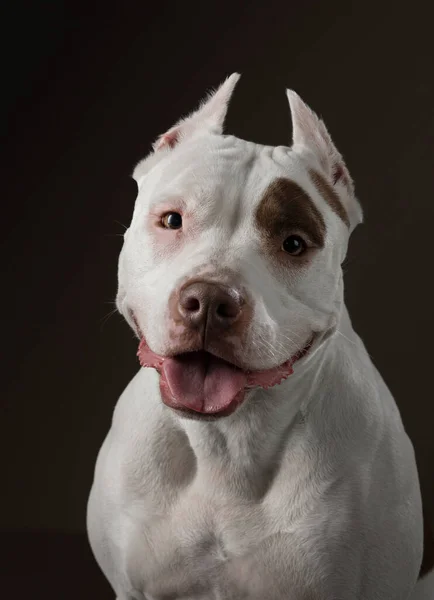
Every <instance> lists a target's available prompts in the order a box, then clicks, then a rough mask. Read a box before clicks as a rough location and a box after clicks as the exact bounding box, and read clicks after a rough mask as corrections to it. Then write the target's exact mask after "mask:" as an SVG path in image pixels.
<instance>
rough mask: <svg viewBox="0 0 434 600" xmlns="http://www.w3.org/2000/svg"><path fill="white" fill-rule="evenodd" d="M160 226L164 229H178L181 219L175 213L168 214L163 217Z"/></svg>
mask: <svg viewBox="0 0 434 600" xmlns="http://www.w3.org/2000/svg"><path fill="white" fill-rule="evenodd" d="M161 224H162V226H163V227H165V228H166V229H180V228H181V227H182V217H181V215H180V214H179V213H177V212H169V213H166V214H165V215H163V217H162V218H161Z"/></svg>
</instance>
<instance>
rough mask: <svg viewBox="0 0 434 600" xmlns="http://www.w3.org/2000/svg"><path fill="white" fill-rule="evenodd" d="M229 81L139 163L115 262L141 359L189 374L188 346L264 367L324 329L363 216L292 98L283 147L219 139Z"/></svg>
mask: <svg viewBox="0 0 434 600" xmlns="http://www.w3.org/2000/svg"><path fill="white" fill-rule="evenodd" d="M237 79H238V76H237V75H233V76H232V77H230V78H229V79H228V80H227V81H226V82H225V83H224V84H223V85H222V86H221V87H220V89H219V90H218V91H217V92H216V93H215V94H214V95H213V96H212V97H211V98H210V99H209V100H208V101H207V103H205V104H204V105H203V106H202V107H201V108H200V109H199V110H198V111H197V112H196V113H194V114H193V115H192V116H190V117H189V118H187V119H185V120H183V121H181V122H180V123H178V124H177V125H176V126H175V127H173V128H172V129H171V130H169V131H168V133H167V134H165V135H163V136H162V137H161V138H160V139H159V140H158V141H157V143H156V145H155V149H154V152H153V153H152V154H151V155H150V156H149V157H148V158H147V159H145V160H144V161H143V162H142V163H140V164H139V165H138V166H137V167H136V170H135V173H134V177H135V179H136V181H137V183H138V188H139V191H138V197H137V200H136V205H135V209H134V214H133V218H132V222H131V225H130V227H129V229H128V230H127V231H126V233H125V241H124V246H123V249H122V252H121V256H120V261H119V289H118V297H117V305H118V308H119V310H120V312H121V313H122V314H123V315H124V317H125V318H126V319H127V321H128V322H129V323H130V325H131V326H132V327H133V328H134V330H135V331H136V333H137V334H138V336H139V337H140V338H143V342H142V351H143V356H144V358H143V361H142V363H143V364H149V366H154V367H155V368H160V369H161V366H162V364H163V362H164V361H165V359H166V357H171V358H173V357H178V358H179V360H181V359H182V360H183V361H184V362H183V363H182V364H183V368H184V370H188V369H189V368H190V375H191V377H192V378H193V379H194V377H195V376H196V375H195V373H194V368H193V367H189V360H190V358H191V359H193V355H194V353H193V354H192V351H201V350H202V351H206V352H207V353H208V354H210V355H211V357H219V358H220V359H223V361H224V362H226V363H228V364H230V365H236V366H237V367H238V368H239V370H241V371H243V372H244V373H247V372H249V373H251V372H254V373H255V372H258V371H261V372H262V373H267V372H270V370H271V371H272V370H273V369H274V370H275V369H276V368H278V367H279V366H281V365H282V364H284V363H285V364H288V361H291V360H292V361H293V360H294V357H296V356H297V355H298V353H301V352H303V351H305V350H307V348H308V346H309V345H310V344H311V343H312V342H315V340H317V339H320V338H321V336H322V335H324V334H325V333H326V332H327V333H330V332H331V331H333V328H334V327H335V326H336V324H337V320H338V316H339V313H340V308H341V303H342V296H343V287H342V271H341V263H342V261H343V259H344V257H345V254H346V249H347V243H348V238H349V235H350V232H351V230H352V229H353V228H354V227H355V226H356V225H357V223H358V222H360V221H361V218H362V216H361V209H360V206H359V204H358V202H357V200H356V198H355V197H354V191H353V185H352V182H351V179H350V176H349V174H348V172H347V169H346V167H345V165H344V163H343V160H342V157H341V156H340V154H339V153H338V152H337V150H336V148H335V147H334V145H333V143H332V142H331V139H330V136H329V135H328V133H327V131H326V129H325V127H324V124H323V123H322V121H320V120H319V119H318V118H317V117H316V115H315V114H314V113H313V112H312V111H311V110H310V109H309V108H308V107H307V106H306V105H305V104H304V103H303V102H302V100H301V99H300V98H299V97H298V96H297V95H296V94H295V93H294V92H288V98H289V101H290V106H291V111H292V118H293V130H294V140H293V146H292V147H291V148H286V147H266V146H260V145H256V144H253V143H250V142H246V141H244V140H240V139H237V138H235V137H232V136H224V135H222V134H221V129H222V124H223V120H224V116H225V113H226V108H227V104H228V101H229V98H230V95H231V93H232V91H233V88H234V86H235V83H236V81H237ZM151 356H152V357H153V358H152V359H151V358H150V357H151ZM156 357H159V358H158V359H157V358H156ZM147 361H148V362H147ZM178 362H179V361H178ZM208 362H209V361H208ZM157 363H158V364H157ZM291 364H292V363H291ZM291 364H290V365H289V366H291ZM170 368H171V367H170ZM203 368H204V367H203V366H202V367H201V369H203ZM216 368H217V367H216ZM175 370H176V369H175ZM281 375H282V373H281ZM167 376H168V377H169V383H170V377H171V375H170V369H168V375H167ZM173 377H175V379H176V377H178V379H179V374H178V375H176V374H175V375H173ZM216 377H217V376H216ZM222 377H224V373H222ZM199 379H200V376H199ZM216 381H217V380H216ZM178 383H179V381H178ZM184 383H185V382H184ZM196 383H197V385H199V387H200V385H201V384H200V382H196ZM253 383H254V382H253ZM237 385H238V387H240V385H241V384H240V382H239V381H238V383H237ZM237 385H236V384H235V383H234V389H233V390H232V391H234V390H235V389H238V388H237ZM166 387H167V386H166ZM169 387H170V388H171V390H172V396H173V394H175V395H176V393H175V392H174V389H175V388H176V385H175V384H173V385H169ZM181 388H182V386H181ZM181 388H179V389H181ZM178 393H181V392H180V391H179V390H178ZM228 393H229V392H228ZM178 400H179V399H178ZM193 404H194V402H193ZM214 404H215V405H216V406H217V405H219V402H218V401H216V402H215V403H214ZM219 406H220V405H219ZM204 412H206V411H204ZM208 412H212V411H208Z"/></svg>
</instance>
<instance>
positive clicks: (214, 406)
mask: <svg viewBox="0 0 434 600" xmlns="http://www.w3.org/2000/svg"><path fill="white" fill-rule="evenodd" d="M162 376H163V378H164V383H165V384H166V385H167V387H168V391H169V392H170V396H171V397H172V399H173V403H174V405H176V406H178V407H185V408H189V409H190V410H194V411H196V412H200V413H217V412H221V411H223V410H225V409H226V408H228V406H229V405H230V404H231V403H232V401H233V400H234V399H235V397H236V395H237V394H238V393H239V392H240V391H241V390H243V389H244V387H245V386H246V383H247V376H246V375H245V373H243V371H241V370H240V369H237V368H236V367H234V366H232V365H230V364H229V363H227V362H225V361H224V360H221V359H220V358H217V357H216V356H213V355H211V354H207V353H206V352H190V353H188V354H185V355H181V356H178V357H176V358H166V359H165V360H164V362H163V365H162Z"/></svg>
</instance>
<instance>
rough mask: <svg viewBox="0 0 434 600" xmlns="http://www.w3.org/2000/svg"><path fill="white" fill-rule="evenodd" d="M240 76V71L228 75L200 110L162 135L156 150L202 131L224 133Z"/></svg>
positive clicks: (156, 143) (170, 146) (171, 146)
mask: <svg viewBox="0 0 434 600" xmlns="http://www.w3.org/2000/svg"><path fill="white" fill-rule="evenodd" d="M239 78H240V75H239V74H238V73H233V74H232V75H231V76H230V77H228V78H227V79H226V81H224V82H223V83H222V84H221V86H220V87H219V88H218V89H217V90H216V91H215V92H211V93H210V94H208V97H207V98H206V99H205V100H204V101H203V102H202V104H201V105H200V107H199V108H198V110H196V111H195V112H193V113H192V114H190V115H189V116H188V117H185V118H183V119H181V120H180V121H178V123H176V125H174V126H173V127H172V128H171V129H169V131H167V132H166V133H164V134H163V135H161V136H160V137H159V138H158V139H157V141H156V142H155V143H154V150H155V151H158V150H161V149H163V148H173V147H174V146H176V145H177V144H179V143H180V142H182V141H183V140H184V139H188V138H190V137H192V136H193V135H195V134H196V133H198V132H200V131H202V132H204V131H208V132H214V133H222V131H223V124H224V120H225V117H226V113H227V110H228V104H229V100H230V99H231V96H232V93H233V91H234V89H235V86H236V84H237V82H238V80H239Z"/></svg>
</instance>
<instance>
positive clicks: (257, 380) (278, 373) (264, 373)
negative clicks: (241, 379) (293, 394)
mask: <svg viewBox="0 0 434 600" xmlns="http://www.w3.org/2000/svg"><path fill="white" fill-rule="evenodd" d="M313 340H314V336H312V337H311V338H310V339H309V342H308V343H307V344H306V346H304V348H302V350H298V351H297V352H296V353H295V354H294V355H293V356H292V357H291V358H290V359H289V360H287V361H285V362H284V363H282V364H281V365H279V366H277V367H272V368H271V369H264V370H258V371H250V370H246V371H244V372H245V374H246V377H247V385H246V388H247V389H251V388H255V387H261V388H263V389H269V388H271V387H274V386H275V385H278V384H280V383H282V381H284V380H285V379H287V378H288V377H289V376H290V375H292V373H293V366H294V364H295V363H296V362H297V361H299V360H301V359H302V358H304V357H305V356H306V355H307V354H308V352H309V350H310V349H311V347H312V344H313ZM137 356H138V358H139V362H140V364H141V366H142V367H150V368H154V369H156V370H157V371H159V372H160V371H161V367H162V365H163V362H164V361H165V360H166V358H167V357H165V356H160V355H158V354H155V353H154V352H153V351H152V350H151V349H150V348H149V346H148V344H147V342H146V339H145V338H144V337H142V339H141V341H140V344H139V348H138V351H137ZM229 364H231V363H229ZM240 370H242V369H240Z"/></svg>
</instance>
